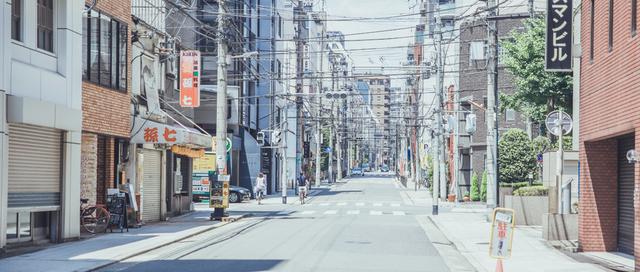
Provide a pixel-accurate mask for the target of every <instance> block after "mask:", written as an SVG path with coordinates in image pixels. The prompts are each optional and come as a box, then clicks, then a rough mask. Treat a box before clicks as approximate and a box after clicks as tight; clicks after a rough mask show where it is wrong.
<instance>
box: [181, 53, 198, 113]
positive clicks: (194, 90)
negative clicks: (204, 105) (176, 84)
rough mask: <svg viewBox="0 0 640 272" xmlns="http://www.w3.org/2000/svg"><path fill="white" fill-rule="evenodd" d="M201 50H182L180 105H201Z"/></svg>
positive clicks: (190, 106) (194, 106)
mask: <svg viewBox="0 0 640 272" xmlns="http://www.w3.org/2000/svg"><path fill="white" fill-rule="evenodd" d="M200 64H201V63H200V51H197V50H187V51H182V52H180V106H181V107H184V108H196V107H199V106H200V70H201V69H200Z"/></svg>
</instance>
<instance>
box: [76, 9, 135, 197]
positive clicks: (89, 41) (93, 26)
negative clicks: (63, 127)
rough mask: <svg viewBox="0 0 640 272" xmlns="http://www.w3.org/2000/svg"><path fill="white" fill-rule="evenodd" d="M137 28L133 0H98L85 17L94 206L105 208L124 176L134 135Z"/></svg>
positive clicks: (89, 193) (88, 191) (87, 171)
mask: <svg viewBox="0 0 640 272" xmlns="http://www.w3.org/2000/svg"><path fill="white" fill-rule="evenodd" d="M86 3H87V5H91V1H87V2H86ZM131 24H132V23H131V3H130V1H116V0H104V1H98V2H97V3H96V4H95V6H93V7H92V9H91V10H90V11H89V12H87V13H84V14H83V18H82V30H83V32H82V33H83V37H82V68H83V69H82V80H83V81H82V131H83V132H82V148H81V149H82V152H81V163H82V170H81V180H82V185H81V196H82V197H83V198H88V199H89V203H92V204H93V203H98V204H105V196H106V189H108V188H115V186H116V185H115V184H117V183H118V179H119V178H120V177H121V175H119V174H118V173H117V172H119V170H120V167H119V166H118V165H119V162H120V159H119V158H118V157H120V156H119V155H120V154H123V152H122V149H123V147H124V146H125V145H126V142H127V139H128V138H129V133H130V130H131V116H130V107H131V103H130V101H131V99H130V92H131V88H130V86H131V85H130V81H131V73H130V68H129V66H130V65H129V64H130V62H131V61H130V60H131V52H130V39H129V37H130V35H129V33H130V28H131ZM105 41H106V42H105Z"/></svg>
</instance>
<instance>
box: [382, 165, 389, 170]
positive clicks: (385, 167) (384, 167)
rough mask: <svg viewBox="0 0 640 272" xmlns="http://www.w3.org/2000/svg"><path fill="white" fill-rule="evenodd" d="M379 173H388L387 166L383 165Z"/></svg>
mask: <svg viewBox="0 0 640 272" xmlns="http://www.w3.org/2000/svg"><path fill="white" fill-rule="evenodd" d="M380 171H382V172H389V166H386V165H383V166H382V167H381V168H380Z"/></svg>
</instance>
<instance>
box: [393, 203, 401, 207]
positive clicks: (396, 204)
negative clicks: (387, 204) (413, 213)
mask: <svg viewBox="0 0 640 272" xmlns="http://www.w3.org/2000/svg"><path fill="white" fill-rule="evenodd" d="M391 207H400V203H391Z"/></svg>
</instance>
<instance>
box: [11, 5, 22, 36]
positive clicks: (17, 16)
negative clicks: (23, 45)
mask: <svg viewBox="0 0 640 272" xmlns="http://www.w3.org/2000/svg"><path fill="white" fill-rule="evenodd" d="M21 23H22V0H11V38H12V39H14V40H16V41H21V40H22V35H21V34H22V33H21V32H22V31H21V30H22V29H21V28H22V24H21Z"/></svg>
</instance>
